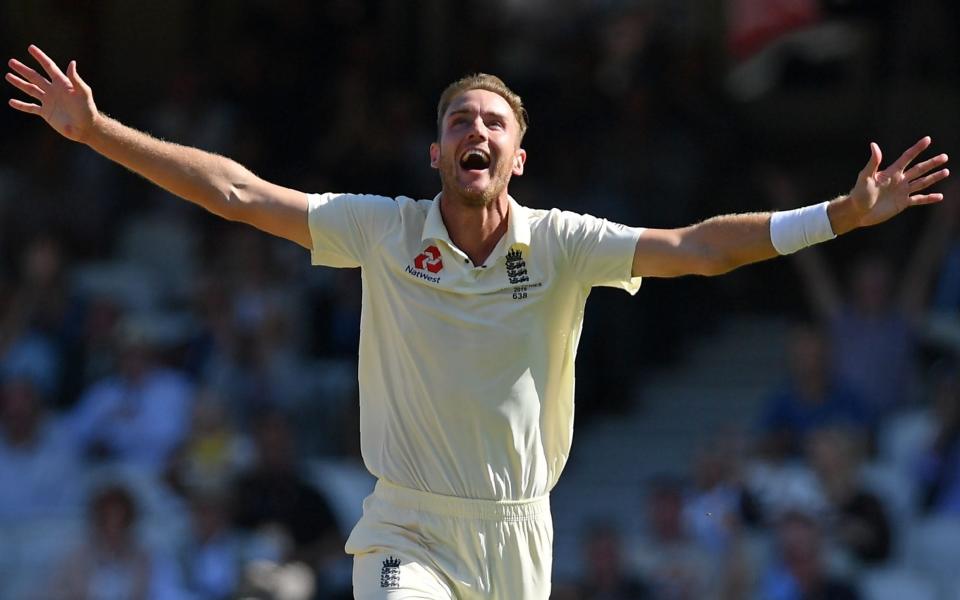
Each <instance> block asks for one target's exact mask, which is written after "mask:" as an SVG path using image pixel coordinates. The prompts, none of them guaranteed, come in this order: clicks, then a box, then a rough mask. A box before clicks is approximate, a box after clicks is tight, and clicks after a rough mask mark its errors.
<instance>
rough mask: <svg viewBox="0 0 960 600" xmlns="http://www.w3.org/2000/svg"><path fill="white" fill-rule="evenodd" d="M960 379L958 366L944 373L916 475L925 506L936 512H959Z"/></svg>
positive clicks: (927, 509) (939, 384)
mask: <svg viewBox="0 0 960 600" xmlns="http://www.w3.org/2000/svg"><path fill="white" fill-rule="evenodd" d="M958 381H960V379H958V375H957V372H956V370H955V368H953V369H950V370H949V371H947V372H944V373H941V375H940V377H939V379H938V381H937V382H936V383H937V385H936V387H935V389H934V396H933V405H932V407H931V412H932V413H933V414H932V417H933V419H932V421H933V432H932V435H931V439H930V440H929V442H928V443H927V446H926V448H925V449H924V450H923V451H922V452H921V453H920V455H919V457H918V459H917V462H918V464H917V465H916V466H915V471H914V472H915V474H916V477H917V479H918V480H919V483H920V485H921V494H922V508H923V509H924V511H925V512H929V513H934V514H948V515H960V382H958Z"/></svg>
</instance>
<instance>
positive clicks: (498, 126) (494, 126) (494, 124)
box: [487, 121, 504, 129]
mask: <svg viewBox="0 0 960 600" xmlns="http://www.w3.org/2000/svg"><path fill="white" fill-rule="evenodd" d="M487 127H488V128H489V129H503V128H504V124H503V121H490V123H488V124H487Z"/></svg>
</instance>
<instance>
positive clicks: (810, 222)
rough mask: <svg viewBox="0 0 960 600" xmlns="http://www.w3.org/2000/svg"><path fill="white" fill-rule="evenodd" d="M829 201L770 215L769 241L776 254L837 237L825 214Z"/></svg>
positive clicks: (787, 252) (788, 252)
mask: <svg viewBox="0 0 960 600" xmlns="http://www.w3.org/2000/svg"><path fill="white" fill-rule="evenodd" d="M829 204H830V203H829V202H821V203H820V204H814V205H812V206H804V207H802V208H795V209H793V210H784V211H777V212H774V213H771V215H770V243H771V244H772V245H773V248H774V250H776V251H777V254H780V255H784V254H793V253H794V252H796V251H797V250H802V249H803V248H806V247H808V246H812V245H814V244H819V243H821V242H825V241H827V240H832V239H833V238H835V237H837V235H836V233H835V232H834V231H833V228H832V226H831V223H830V218H829V216H827V209H828V207H829Z"/></svg>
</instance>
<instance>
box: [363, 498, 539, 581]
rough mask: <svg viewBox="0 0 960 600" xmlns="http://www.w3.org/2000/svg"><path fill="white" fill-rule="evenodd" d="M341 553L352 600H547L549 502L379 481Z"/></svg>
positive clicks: (364, 504)
mask: <svg viewBox="0 0 960 600" xmlns="http://www.w3.org/2000/svg"><path fill="white" fill-rule="evenodd" d="M346 551H347V552H348V553H349V554H353V555H354V561H353V594H354V597H355V598H356V599H357V600H405V599H412V598H430V599H431V600H454V599H457V600H514V599H517V598H523V599H524V600H546V599H547V598H549V597H550V575H551V570H552V562H553V523H552V522H551V519H550V502H549V499H548V498H546V497H542V498H535V499H530V500H521V501H516V502H510V501H506V502H498V501H491V500H471V499H463V498H451V497H449V496H440V495H437V494H430V493H427V492H419V491H414V490H408V489H403V488H400V487H397V486H394V485H390V484H389V483H387V482H385V481H382V480H381V481H378V482H377V486H376V489H375V490H374V492H373V494H371V495H370V496H369V497H368V498H367V499H366V500H364V503H363V518H362V519H361V520H360V523H358V524H357V526H356V528H354V530H353V533H351V534H350V538H349V539H348V540H347V544H346Z"/></svg>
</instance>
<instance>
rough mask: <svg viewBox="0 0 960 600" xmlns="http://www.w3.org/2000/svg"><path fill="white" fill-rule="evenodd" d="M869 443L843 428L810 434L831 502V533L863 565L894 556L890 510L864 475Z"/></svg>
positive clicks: (813, 458) (810, 451)
mask: <svg viewBox="0 0 960 600" xmlns="http://www.w3.org/2000/svg"><path fill="white" fill-rule="evenodd" d="M864 446H865V442H864V440H863V439H862V438H858V437H857V436H855V435H852V434H850V433H849V432H846V431H843V430H840V429H821V430H819V431H816V432H814V433H813V434H811V435H810V437H809V440H808V443H807V456H808V459H809V462H810V464H811V465H812V467H813V469H814V471H815V472H816V474H817V478H818V480H819V482H820V485H821V486H822V488H823V490H824V492H825V494H826V498H827V499H828V500H829V502H830V509H829V510H830V521H829V522H830V534H831V536H832V537H833V538H834V540H835V542H836V543H838V544H839V545H840V546H841V547H842V548H843V549H845V550H846V551H847V552H848V553H850V554H851V555H852V556H853V557H854V558H855V559H856V560H858V561H859V562H860V563H861V564H865V565H877V564H880V563H883V562H885V561H886V560H887V558H888V557H889V556H890V548H891V545H892V539H891V538H892V531H891V526H890V520H889V518H888V516H887V510H886V509H885V508H884V506H883V504H882V503H881V501H880V499H879V498H878V497H877V496H876V495H874V494H873V493H872V492H870V491H869V490H867V489H866V488H865V487H864V486H863V483H862V481H861V478H860V463H861V457H862V455H863V452H864V451H865V448H864Z"/></svg>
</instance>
